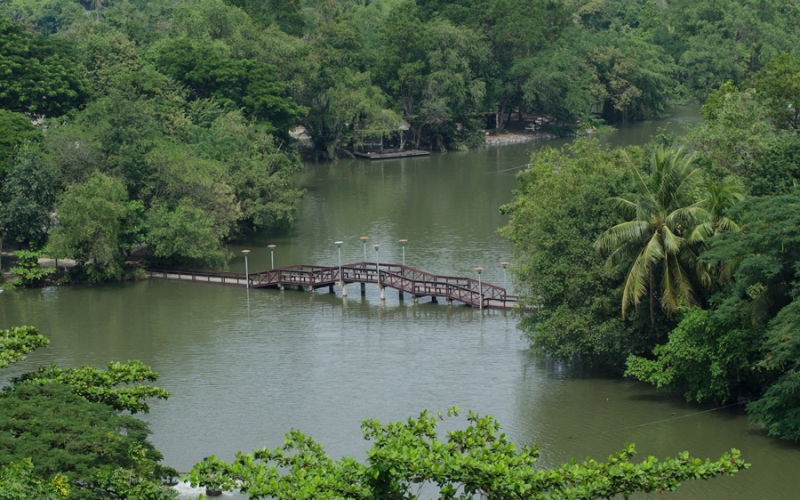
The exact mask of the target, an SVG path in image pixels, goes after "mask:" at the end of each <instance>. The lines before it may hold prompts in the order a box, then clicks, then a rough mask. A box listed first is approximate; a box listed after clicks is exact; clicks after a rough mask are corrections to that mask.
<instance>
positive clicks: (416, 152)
mask: <svg viewBox="0 0 800 500" xmlns="http://www.w3.org/2000/svg"><path fill="white" fill-rule="evenodd" d="M430 154H431V152H430V151H424V150H420V149H407V150H405V151H394V152H391V153H379V152H377V151H375V152H373V151H370V152H367V153H362V152H360V151H353V155H354V156H357V157H358V158H366V159H367V160H389V159H392V158H409V157H412V156H428V155H430Z"/></svg>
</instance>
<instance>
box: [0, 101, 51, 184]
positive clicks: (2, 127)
mask: <svg viewBox="0 0 800 500" xmlns="http://www.w3.org/2000/svg"><path fill="white" fill-rule="evenodd" d="M41 138H42V131H41V130H40V129H38V128H36V127H35V126H34V125H33V124H32V123H31V120H30V119H29V118H28V117H27V116H25V115H23V114H22V113H14V112H12V111H7V110H5V109H0V179H3V178H5V176H6V173H7V172H8V170H9V169H10V168H11V167H12V165H13V164H14V158H15V157H16V150H17V148H19V147H20V146H23V145H25V144H30V143H32V142H38V141H39V140H40V139H41Z"/></svg>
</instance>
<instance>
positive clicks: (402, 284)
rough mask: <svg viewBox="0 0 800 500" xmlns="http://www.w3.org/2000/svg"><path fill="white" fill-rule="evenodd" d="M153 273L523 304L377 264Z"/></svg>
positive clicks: (489, 304) (154, 271)
mask: <svg viewBox="0 0 800 500" xmlns="http://www.w3.org/2000/svg"><path fill="white" fill-rule="evenodd" d="M147 273H148V275H149V276H150V277H151V278H161V279H170V280H179V281H194V282H200V283H214V284H219V285H239V286H245V285H246V284H247V283H248V281H249V283H250V287H251V288H268V287H274V288H279V289H281V290H283V289H284V288H285V287H289V286H296V287H298V288H300V289H308V290H310V291H312V292H313V291H314V290H316V289H317V288H324V287H328V288H329V289H330V291H331V292H333V286H334V285H337V284H338V285H343V286H342V295H347V285H348V284H350V283H361V284H366V283H375V284H376V285H378V288H379V289H380V292H381V299H383V298H385V289H386V288H393V289H395V290H398V291H399V292H401V293H408V294H409V295H411V296H412V297H413V299H414V301H415V302H416V301H417V300H418V299H419V298H421V297H431V298H432V299H433V300H434V301H438V299H440V298H442V299H445V301H447V303H448V304H452V302H453V301H458V302H462V303H464V304H466V305H469V306H472V307H481V306H482V307H485V308H487V309H511V308H512V307H514V305H515V304H516V303H517V299H518V297H517V296H514V295H508V294H507V293H506V290H505V289H504V288H501V287H499V286H496V285H491V284H489V283H485V282H481V283H479V282H478V280H476V279H473V278H460V277H454V276H437V275H434V274H430V273H426V272H425V271H420V270H419V269H414V268H413V267H408V266H402V265H397V264H380V266H378V265H376V264H375V263H374V262H358V263H355V264H347V265H343V266H342V267H341V274H340V272H339V267H338V266H333V267H328V266H289V267H282V268H279V269H273V270H270V271H262V272H258V273H250V275H249V276H247V275H245V273H231V272H223V271H204V270H195V269H159V268H148V269H147ZM362 290H363V288H362Z"/></svg>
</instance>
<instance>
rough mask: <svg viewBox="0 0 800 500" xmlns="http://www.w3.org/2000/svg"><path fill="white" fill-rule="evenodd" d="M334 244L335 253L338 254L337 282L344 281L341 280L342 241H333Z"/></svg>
mask: <svg viewBox="0 0 800 500" xmlns="http://www.w3.org/2000/svg"><path fill="white" fill-rule="evenodd" d="M334 243H336V251H337V252H339V281H344V279H343V278H342V243H344V241H334Z"/></svg>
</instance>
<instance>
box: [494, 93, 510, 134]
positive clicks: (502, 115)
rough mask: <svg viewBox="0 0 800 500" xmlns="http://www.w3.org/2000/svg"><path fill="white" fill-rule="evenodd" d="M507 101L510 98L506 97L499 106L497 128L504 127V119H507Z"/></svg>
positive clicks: (496, 118)
mask: <svg viewBox="0 0 800 500" xmlns="http://www.w3.org/2000/svg"><path fill="white" fill-rule="evenodd" d="M506 102H508V99H504V100H503V102H501V103H500V107H499V108H497V115H496V116H495V118H494V128H495V130H500V129H502V128H503V120H504V119H505V115H506Z"/></svg>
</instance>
